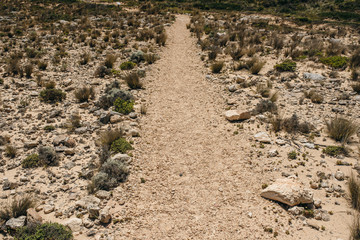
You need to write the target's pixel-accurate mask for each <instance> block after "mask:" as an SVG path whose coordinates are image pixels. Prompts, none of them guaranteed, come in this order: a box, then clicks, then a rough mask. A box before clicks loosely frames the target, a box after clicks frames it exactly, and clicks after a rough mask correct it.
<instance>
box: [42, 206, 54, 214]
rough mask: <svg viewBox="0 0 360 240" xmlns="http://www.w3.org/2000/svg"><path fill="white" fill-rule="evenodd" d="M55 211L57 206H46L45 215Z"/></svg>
mask: <svg viewBox="0 0 360 240" xmlns="http://www.w3.org/2000/svg"><path fill="white" fill-rule="evenodd" d="M54 210H55V206H54V205H45V206H44V213H45V214H49V213H52V212H53V211H54Z"/></svg>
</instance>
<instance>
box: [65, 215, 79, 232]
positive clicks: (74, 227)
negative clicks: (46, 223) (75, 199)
mask: <svg viewBox="0 0 360 240" xmlns="http://www.w3.org/2000/svg"><path fill="white" fill-rule="evenodd" d="M64 225H65V226H68V227H69V228H70V229H71V231H73V232H79V231H80V230H81V225H82V220H81V219H80V218H76V217H75V218H70V219H69V220H67V221H66V222H65V224H64Z"/></svg>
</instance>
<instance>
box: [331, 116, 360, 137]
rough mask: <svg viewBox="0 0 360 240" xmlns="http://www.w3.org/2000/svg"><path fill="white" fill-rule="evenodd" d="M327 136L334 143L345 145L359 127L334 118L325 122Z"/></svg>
mask: <svg viewBox="0 0 360 240" xmlns="http://www.w3.org/2000/svg"><path fill="white" fill-rule="evenodd" d="M326 126H327V130H328V133H329V136H330V137H331V138H332V139H334V140H335V141H338V142H342V143H347V142H348V140H349V138H350V137H351V136H352V135H354V134H355V133H356V132H357V131H358V129H359V127H358V125H357V124H356V123H354V122H353V121H351V120H348V119H345V118H340V117H336V118H334V119H332V120H330V121H328V122H326Z"/></svg>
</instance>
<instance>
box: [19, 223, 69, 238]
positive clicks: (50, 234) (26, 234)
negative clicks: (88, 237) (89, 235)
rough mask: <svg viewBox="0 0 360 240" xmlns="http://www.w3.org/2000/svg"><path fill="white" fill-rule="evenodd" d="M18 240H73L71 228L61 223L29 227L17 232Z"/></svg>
mask: <svg viewBox="0 0 360 240" xmlns="http://www.w3.org/2000/svg"><path fill="white" fill-rule="evenodd" d="M14 237H15V239H16V240H55V239H56V240H72V239H74V238H73V234H72V232H71V230H70V228H68V227H66V226H64V225H62V224H59V223H43V224H35V225H28V226H25V227H22V228H19V229H17V230H16V232H15V236H14Z"/></svg>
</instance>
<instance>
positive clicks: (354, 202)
mask: <svg viewBox="0 0 360 240" xmlns="http://www.w3.org/2000/svg"><path fill="white" fill-rule="evenodd" d="M348 191H349V197H350V201H351V206H352V207H353V208H354V209H356V210H360V182H359V180H358V179H356V177H355V176H354V174H351V175H350V178H349V182H348Z"/></svg>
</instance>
